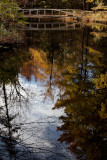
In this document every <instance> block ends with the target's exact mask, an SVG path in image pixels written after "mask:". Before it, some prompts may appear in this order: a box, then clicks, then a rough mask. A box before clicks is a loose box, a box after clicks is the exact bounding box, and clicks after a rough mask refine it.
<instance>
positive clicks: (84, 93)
mask: <svg viewBox="0 0 107 160" xmlns="http://www.w3.org/2000/svg"><path fill="white" fill-rule="evenodd" d="M96 31H97V36H96V34H95V33H96ZM104 31H105V30H104ZM100 32H102V30H100V31H99V32H98V28H97V29H96V28H94V29H93V30H92V29H90V28H88V27H84V28H81V29H79V30H66V31H57V30H56V31H51V30H50V31H46V30H45V31H32V30H31V31H30V30H29V31H25V39H26V41H27V45H26V47H21V48H13V49H11V50H9V51H8V52H7V51H4V52H3V51H2V53H0V94H1V96H0V158H1V159H2V160H5V159H6V160H8V159H10V160H13V159H23V160H24V159H26V160H35V159H38V160H41V159H42V160H45V159H49V160H54V159H56V160H59V159H61V160H66V159H69V160H70V159H73V160H75V159H76V158H77V159H80V160H82V159H83V160H96V159H97V160H105V159H106V138H107V135H106V131H107V130H106V128H107V126H106V124H107V112H106V111H107V108H106V106H107V100H106V96H107V55H106V49H107V47H106V41H107V39H106V36H103V37H102V36H100V37H99V35H98V34H99V33H100ZM93 33H94V34H93ZM52 108H53V109H54V110H52ZM61 108H63V110H61ZM58 109H59V110H58ZM59 119H60V120H59ZM56 128H57V130H58V131H56ZM58 139H59V141H57V140H58ZM60 142H61V143H60ZM66 148H68V150H66ZM69 150H70V151H71V153H70V152H69ZM73 153H74V154H75V156H74V154H73ZM75 157H76V158H75Z"/></svg>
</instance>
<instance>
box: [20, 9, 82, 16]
mask: <svg viewBox="0 0 107 160" xmlns="http://www.w3.org/2000/svg"><path fill="white" fill-rule="evenodd" d="M20 12H21V13H23V15H24V17H26V18H52V17H53V18H58V17H60V18H61V17H78V18H79V17H81V15H82V11H81V10H79V9H21V10H20Z"/></svg>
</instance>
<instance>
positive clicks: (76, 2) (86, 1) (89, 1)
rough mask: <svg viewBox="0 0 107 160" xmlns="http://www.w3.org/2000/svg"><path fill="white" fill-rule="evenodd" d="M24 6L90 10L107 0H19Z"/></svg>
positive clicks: (106, 2) (106, 3) (105, 2)
mask: <svg viewBox="0 0 107 160" xmlns="http://www.w3.org/2000/svg"><path fill="white" fill-rule="evenodd" d="M17 2H18V4H19V5H20V6H21V7H23V8H29V7H30V8H34V7H36V8H72V9H82V10H90V9H91V8H92V7H95V6H97V5H98V4H99V3H104V4H105V5H107V1H106V0H42V1H41V0H17Z"/></svg>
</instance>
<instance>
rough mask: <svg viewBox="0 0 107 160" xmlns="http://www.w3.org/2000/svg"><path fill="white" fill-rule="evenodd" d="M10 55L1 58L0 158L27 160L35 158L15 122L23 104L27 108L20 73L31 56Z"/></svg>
mask: <svg viewBox="0 0 107 160" xmlns="http://www.w3.org/2000/svg"><path fill="white" fill-rule="evenodd" d="M8 54H9V53H6V52H4V53H2V55H1V57H0V61H1V62H0V93H1V100H0V128H1V129H0V158H1V159H10V160H12V159H27V158H28V157H29V155H30V158H32V157H33V158H34V156H33V155H32V156H31V152H30V150H29V149H28V148H27V146H26V145H25V144H24V143H23V142H22V141H21V140H20V132H19V130H20V129H21V128H20V127H21V126H20V124H18V123H17V122H16V121H15V119H16V118H17V116H18V112H19V111H20V110H21V109H22V106H23V104H24V106H27V101H28V98H27V93H26V91H25V90H24V88H23V87H22V86H21V85H20V82H19V78H18V73H19V70H20V67H21V66H22V65H23V63H24V61H27V59H28V58H29V55H27V54H26V53H23V52H22V50H20V54H19V53H17V52H15V55H14V54H12V53H10V54H9V55H8ZM15 109H16V111H18V112H16V111H15ZM14 111H15V112H14Z"/></svg>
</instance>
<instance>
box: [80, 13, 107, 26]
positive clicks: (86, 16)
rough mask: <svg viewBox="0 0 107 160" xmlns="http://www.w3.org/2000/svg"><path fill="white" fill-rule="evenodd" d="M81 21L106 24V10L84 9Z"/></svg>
mask: <svg viewBox="0 0 107 160" xmlns="http://www.w3.org/2000/svg"><path fill="white" fill-rule="evenodd" d="M82 21H83V22H97V23H105V24H107V11H97V12H95V13H94V12H93V11H85V12H84V13H83V16H82Z"/></svg>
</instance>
